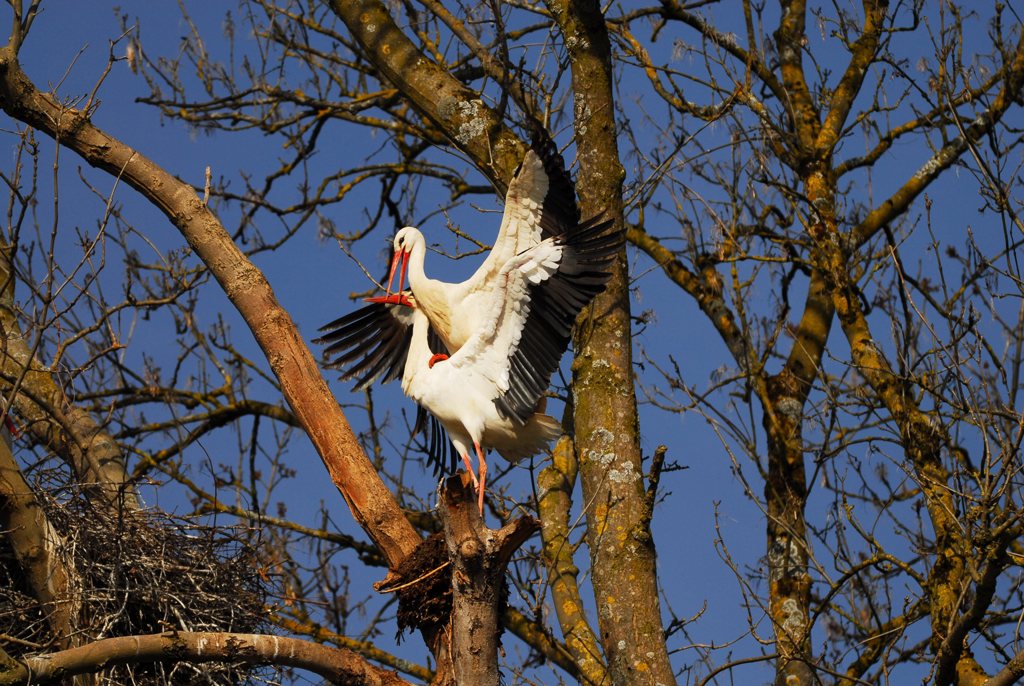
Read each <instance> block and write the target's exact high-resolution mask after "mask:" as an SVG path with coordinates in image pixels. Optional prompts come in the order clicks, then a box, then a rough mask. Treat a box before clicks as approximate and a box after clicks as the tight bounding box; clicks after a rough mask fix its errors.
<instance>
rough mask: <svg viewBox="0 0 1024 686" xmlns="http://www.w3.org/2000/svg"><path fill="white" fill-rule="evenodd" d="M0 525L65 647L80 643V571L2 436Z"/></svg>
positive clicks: (51, 627) (55, 633)
mask: <svg viewBox="0 0 1024 686" xmlns="http://www.w3.org/2000/svg"><path fill="white" fill-rule="evenodd" d="M0 528H2V529H3V532H4V534H5V535H6V536H7V537H8V540H9V541H10V544H11V547H12V548H14V554H15V556H16V557H17V559H18V564H19V565H20V566H21V570H22V572H23V573H24V574H25V576H26V578H27V579H28V581H29V584H30V585H31V586H32V592H33V594H34V595H35V597H36V599H37V600H38V601H39V606H40V610H41V611H42V612H43V614H44V615H45V617H46V621H47V623H48V624H49V626H50V631H52V632H53V635H54V636H55V637H56V638H57V644H58V645H59V646H60V647H61V649H63V650H66V649H68V648H74V647H75V646H77V645H78V638H79V636H80V635H79V634H78V633H76V627H77V625H78V613H79V611H80V608H81V604H80V603H79V600H78V591H77V589H78V583H77V581H78V577H77V574H76V573H75V570H74V568H73V567H70V566H68V563H67V560H68V559H69V556H67V555H65V554H63V548H64V539H63V537H61V535H60V534H59V533H57V531H56V530H55V529H54V528H53V526H52V525H51V524H50V520H49V519H48V518H47V516H46V513H45V512H44V511H43V508H42V505H41V504H40V503H39V501H38V500H37V499H36V497H35V495H34V493H33V491H32V488H31V487H30V486H29V485H28V482H27V481H25V476H24V475H23V474H22V472H21V468H20V467H19V466H18V463H17V462H16V461H15V459H14V455H12V454H11V451H10V449H9V448H8V447H7V443H6V442H4V441H0Z"/></svg>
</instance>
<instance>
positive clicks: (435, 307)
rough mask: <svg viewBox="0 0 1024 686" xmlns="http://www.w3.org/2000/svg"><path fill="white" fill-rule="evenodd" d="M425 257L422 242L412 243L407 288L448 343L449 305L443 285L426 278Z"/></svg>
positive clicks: (425, 248)
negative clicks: (424, 270) (424, 269)
mask: <svg viewBox="0 0 1024 686" xmlns="http://www.w3.org/2000/svg"><path fill="white" fill-rule="evenodd" d="M426 257H427V245H426V243H424V242H423V241H422V240H420V241H416V242H415V243H413V246H412V250H411V251H409V266H408V275H409V288H411V289H412V292H413V295H414V296H415V297H416V302H417V303H419V306H420V308H421V309H422V310H423V313H424V314H426V315H427V318H428V319H429V320H430V323H431V324H433V325H434V328H435V329H436V330H437V332H438V333H439V334H441V338H443V339H444V340H445V342H446V343H447V342H448V338H449V336H450V335H451V329H452V325H451V318H452V313H451V304H450V303H449V302H448V293H447V292H446V290H445V285H446V284H444V283H442V282H440V281H436V280H435V279H430V278H427V275H426V274H425V273H424V272H423V263H424V261H425V260H426Z"/></svg>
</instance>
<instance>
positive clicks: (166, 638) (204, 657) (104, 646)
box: [0, 632, 409, 686]
mask: <svg viewBox="0 0 1024 686" xmlns="http://www.w3.org/2000/svg"><path fill="white" fill-rule="evenodd" d="M153 662H165V663H176V662H195V663H203V662H230V663H235V664H270V665H276V666H281V667H294V668H296V669H304V670H307V671H310V672H313V673H314V674H317V675H318V676H320V677H323V678H324V679H327V680H328V681H330V682H331V683H336V684H340V683H344V684H351V685H352V686H401V685H403V684H408V683H409V682H408V681H406V680H404V679H402V678H401V677H399V676H398V675H397V674H396V673H395V672H390V671H387V670H385V669H381V668H379V667H374V666H373V665H371V664H369V663H368V662H366V661H365V660H363V659H362V658H361V657H359V656H358V655H356V654H355V653H353V652H352V651H350V650H345V649H344V648H331V647H329V646H324V645H320V644H318V643H311V642H309V641H303V640H300V639H297V638H287V637H284V636H262V635H256V634H218V633H186V632H176V633H166V634H151V635H148V636H126V637H123V638H108V639H106V640H103V641H97V642H95V643H90V644H89V645H87V646H83V647H81V648H72V649H70V650H65V651H62V652H59V653H52V654H49V655H41V656H39V657H33V658H29V659H27V660H24V661H22V662H21V663H19V664H17V665H16V666H15V667H13V668H12V667H11V666H10V665H9V664H8V665H0V669H2V667H6V669H2V671H0V686H20V685H21V684H25V685H26V686H27V685H28V684H46V683H53V682H57V681H61V680H63V679H66V678H67V677H70V676H74V675H76V674H91V673H95V672H99V671H101V670H103V669H107V668H108V667H112V666H114V665H124V664H147V663H153Z"/></svg>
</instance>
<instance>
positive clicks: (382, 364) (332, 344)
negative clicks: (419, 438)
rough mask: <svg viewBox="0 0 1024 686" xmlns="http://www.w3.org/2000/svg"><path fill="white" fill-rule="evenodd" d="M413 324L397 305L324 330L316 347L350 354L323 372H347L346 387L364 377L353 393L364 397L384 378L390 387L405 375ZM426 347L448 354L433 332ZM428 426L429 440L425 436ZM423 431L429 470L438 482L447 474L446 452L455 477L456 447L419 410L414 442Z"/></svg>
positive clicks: (407, 310)
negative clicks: (353, 380)
mask: <svg viewBox="0 0 1024 686" xmlns="http://www.w3.org/2000/svg"><path fill="white" fill-rule="evenodd" d="M406 295H408V293H407V294H406ZM424 321H426V320H425V319H424ZM413 322H414V314H413V309H412V308H411V307H408V306H406V305H400V304H397V303H371V304H369V305H367V306H366V307H363V308H360V309H358V310H356V311H355V312H352V313H351V314H348V315H345V316H344V317H341V318H340V319H336V320H334V321H333V322H331V323H330V324H328V325H326V326H324V327H321V328H320V329H319V331H321V332H326V335H324V336H322V337H320V338H317V339H315V340H314V341H313V342H314V343H319V344H320V345H326V346H328V347H327V348H325V349H324V354H326V355H327V356H328V357H330V356H331V355H335V354H338V353H342V352H345V351H346V350H347V351H348V352H347V353H345V354H344V355H342V356H341V357H338V358H336V359H335V360H333V361H332V362H330V363H329V364H326V365H324V366H325V367H326V368H327V369H340V370H342V371H344V374H342V376H341V380H342V381H349V380H351V379H354V378H356V377H360V376H361V377H362V378H360V379H359V382H358V383H356V385H355V386H354V387H353V388H352V390H353V391H361V390H363V389H365V388H367V387H369V386H370V384H372V383H373V382H374V381H376V380H377V379H379V378H381V376H383V377H384V378H383V380H382V381H381V383H384V384H387V383H390V382H392V381H394V380H395V379H397V378H400V377H401V376H402V374H404V373H405V362H406V359H407V358H408V356H409V345H410V344H411V342H412V327H413ZM426 325H427V326H430V325H429V324H426ZM427 347H429V348H430V352H431V354H437V353H447V352H448V351H447V349H446V348H445V347H444V342H443V341H442V340H441V337H440V336H438V335H437V332H436V331H434V328H433V327H430V329H429V330H428V331H427ZM428 423H429V435H428V434H427V433H426V430H427V429H428V426H427V425H428ZM420 431H423V432H424V436H425V440H424V445H423V450H422V451H423V452H424V453H426V455H427V464H428V465H430V466H432V467H433V472H434V476H437V475H438V474H439V473H440V472H443V471H444V453H445V450H447V451H448V452H449V455H450V458H451V465H452V467H451V470H450V471H451V472H454V471H455V458H456V457H457V453H456V451H455V446H454V445H453V444H452V442H451V439H449V438H448V435H447V434H446V433H445V431H444V429H443V428H442V427H441V424H440V422H438V421H437V418H436V417H434V416H433V415H432V414H430V413H429V412H427V411H426V410H425V409H423V408H422V407H420V406H419V405H417V406H416V424H415V426H414V427H413V432H412V436H413V437H415V436H416V435H417V434H418V433H419V432H420ZM446 444H447V445H446Z"/></svg>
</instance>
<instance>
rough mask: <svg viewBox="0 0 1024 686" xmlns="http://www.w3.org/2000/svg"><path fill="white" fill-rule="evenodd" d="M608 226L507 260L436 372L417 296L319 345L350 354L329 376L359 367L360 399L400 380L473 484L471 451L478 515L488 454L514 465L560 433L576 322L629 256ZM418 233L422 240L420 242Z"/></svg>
mask: <svg viewBox="0 0 1024 686" xmlns="http://www.w3.org/2000/svg"><path fill="white" fill-rule="evenodd" d="M607 224H608V222H598V221H595V220H591V221H589V222H586V223H584V224H583V225H578V226H577V227H575V228H574V229H573V230H572V231H569V232H567V233H565V234H563V235H561V236H556V237H553V238H548V239H545V240H544V241H542V242H541V243H539V244H538V245H536V246H534V247H533V248H531V249H529V250H527V251H526V252H524V253H522V254H520V255H516V256H514V257H513V258H511V259H509V260H507V261H506V262H505V264H504V265H503V266H502V268H501V270H500V271H499V272H498V274H497V275H496V277H495V278H494V280H493V283H494V287H493V288H492V289H491V292H490V295H489V297H488V299H487V301H486V302H485V304H484V313H483V315H482V316H481V318H480V320H479V321H478V322H477V324H476V328H475V330H474V331H473V332H472V334H471V335H470V336H469V338H468V339H467V340H466V342H465V344H464V345H463V346H461V347H460V348H459V349H458V350H457V351H456V352H454V353H452V355H451V357H450V358H448V359H447V362H445V363H444V364H436V362H437V358H438V351H439V350H443V349H444V348H443V343H442V341H441V340H440V336H438V335H437V333H436V332H435V331H434V327H433V325H432V324H431V323H430V322H429V320H428V318H427V316H426V313H425V312H423V311H422V309H421V305H420V303H419V300H418V299H417V298H416V297H415V292H414V293H413V297H412V298H410V297H409V296H408V295H407V294H406V293H399V294H396V295H392V296H385V297H382V298H370V299H369V300H371V302H373V303H374V305H371V306H370V307H366V308H363V309H362V310H359V311H358V312H356V313H353V314H351V315H348V316H347V317H343V318H342V319H339V320H337V321H335V322H332V323H331V324H328V325H327V326H325V327H323V329H321V331H329V333H328V335H326V336H324V337H323V338H321V339H318V341H316V342H319V343H330V344H332V345H331V346H330V347H329V348H327V350H326V351H325V352H326V353H327V354H328V355H330V354H333V353H335V352H340V351H343V350H349V349H351V350H350V352H348V353H347V354H345V355H344V356H342V357H340V358H338V359H337V360H335V361H334V362H332V363H331V364H330V365H328V366H329V367H331V368H344V367H347V366H349V365H353V363H355V364H354V366H351V367H350V368H349V369H348V371H347V372H346V374H345V376H343V377H342V378H343V379H351V378H355V377H356V376H358V375H360V374H363V375H364V376H363V377H362V378H361V379H360V380H359V383H358V384H357V385H356V390H358V389H362V388H365V387H366V386H367V385H369V384H370V383H372V382H373V381H374V380H376V379H378V378H380V377H381V376H382V375H383V376H384V383H387V382H389V381H391V380H393V379H395V378H398V376H401V377H402V390H403V391H405V394H406V395H407V396H409V397H410V398H411V399H412V400H414V401H415V402H416V404H417V405H418V406H419V407H420V408H422V409H423V410H425V411H426V412H427V413H429V416H431V417H432V418H436V420H437V421H438V422H440V424H441V426H443V427H444V429H445V431H447V433H448V435H449V436H450V437H451V441H452V443H453V444H454V448H455V450H456V451H457V452H458V454H459V455H460V456H461V457H462V460H463V462H464V463H465V465H466V468H467V470H468V471H469V472H470V474H473V467H472V463H471V462H470V458H469V451H470V447H472V449H473V451H474V452H475V453H476V456H477V459H478V460H479V462H480V467H479V478H477V477H476V476H475V475H474V481H475V482H476V483H477V489H478V498H479V506H480V509H481V512H483V497H484V488H485V485H486V479H487V462H486V459H485V457H484V452H485V450H487V449H491V448H493V449H495V450H497V451H498V454H499V455H501V456H502V457H504V458H505V459H507V460H509V461H510V462H517V461H518V460H520V459H522V458H524V457H528V456H530V455H534V454H536V453H538V452H540V451H542V450H543V449H544V448H545V446H546V445H547V444H548V443H550V442H551V441H553V440H555V439H556V438H557V437H558V436H559V434H560V433H561V427H560V425H559V423H558V421H557V420H555V419H554V418H553V417H550V416H548V415H545V414H542V413H541V411H540V410H541V406H542V403H543V400H544V393H545V392H546V391H547V388H548V385H549V384H550V381H551V376H552V374H553V373H554V371H555V370H556V369H557V368H558V364H559V361H560V360H561V357H562V354H563V353H564V352H565V350H566V348H567V347H568V344H569V336H570V333H571V331H572V326H573V322H574V321H575V319H576V316H577V315H578V314H579V312H580V311H581V310H582V309H583V307H585V306H586V305H587V303H589V302H590V300H591V299H592V298H593V297H594V296H595V295H596V294H597V293H599V292H601V291H602V290H603V289H604V284H605V282H606V281H607V280H608V279H609V278H610V275H609V274H608V273H607V272H606V269H607V267H608V266H609V265H610V264H611V262H612V260H613V259H614V256H615V254H616V253H617V252H618V251H619V249H620V248H621V246H622V232H621V231H620V232H615V233H612V234H610V235H602V233H603V232H604V230H605V229H606V228H607ZM412 231H413V232H414V233H410V234H409V235H410V236H412V237H413V240H415V238H416V236H418V235H419V232H418V231H415V229H413V230H412ZM420 241H421V242H422V238H420ZM415 256H416V253H415V252H414V253H413V257H414V264H415ZM420 423H421V422H420V420H419V419H418V421H417V425H420ZM437 433H438V432H437V430H436V428H435V430H434V432H433V434H432V437H431V447H430V448H429V450H428V462H430V463H432V464H434V465H435V474H436V472H437V469H438V468H439V467H441V466H442V463H443V456H444V455H443V452H444V448H443V445H440V441H439V440H438V439H437V438H436V436H437ZM452 463H453V464H454V456H453V457H452ZM453 471H454V469H453Z"/></svg>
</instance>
